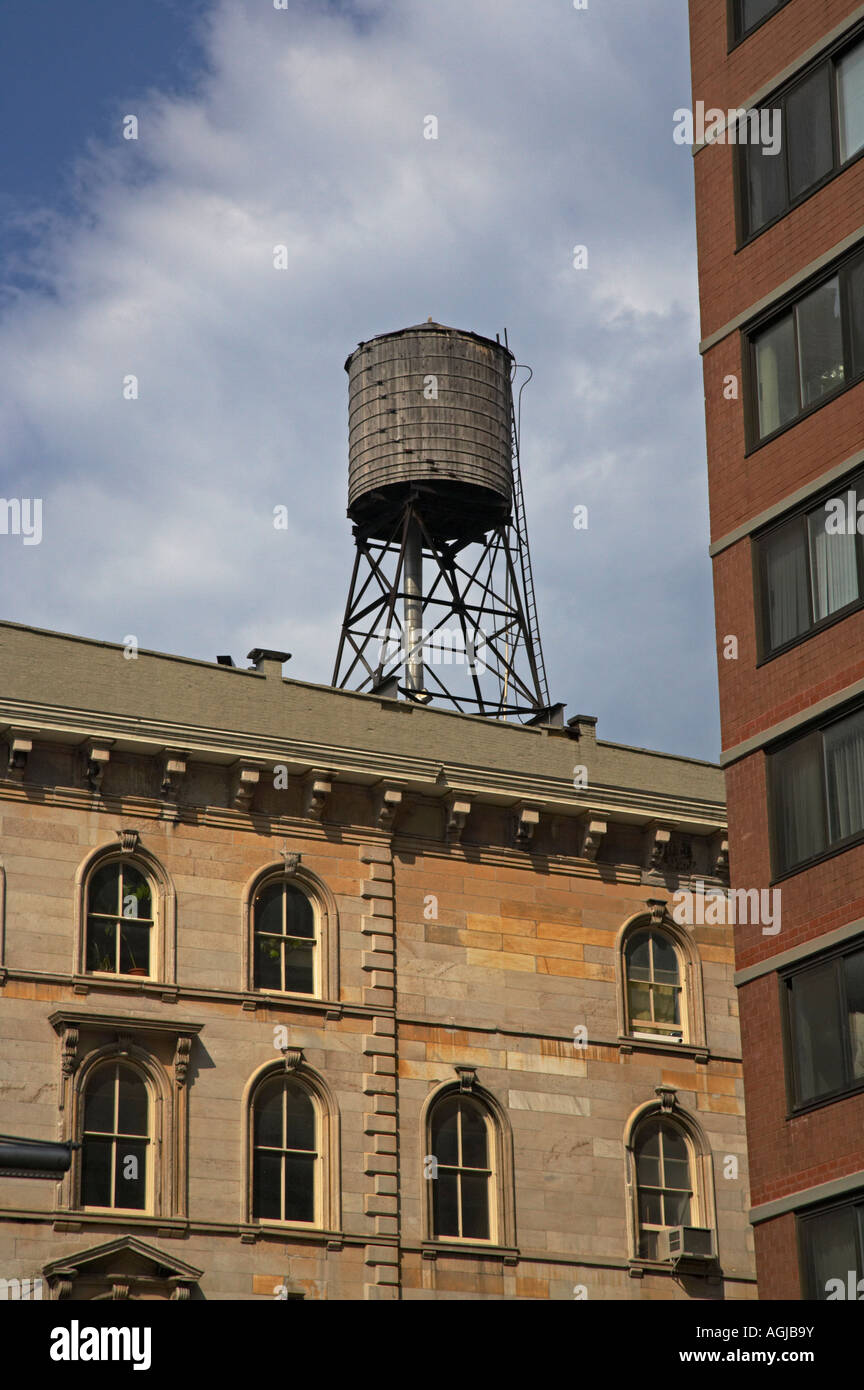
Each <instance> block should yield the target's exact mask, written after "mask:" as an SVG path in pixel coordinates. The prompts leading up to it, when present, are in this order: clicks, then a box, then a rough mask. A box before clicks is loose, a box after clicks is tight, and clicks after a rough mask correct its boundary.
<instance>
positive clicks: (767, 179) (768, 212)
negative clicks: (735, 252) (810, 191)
mask: <svg viewBox="0 0 864 1390" xmlns="http://www.w3.org/2000/svg"><path fill="white" fill-rule="evenodd" d="M780 128H781V140H782V121H781V127H780ZM744 157H745V159H746V165H747V195H748V196H747V206H748V223H749V228H748V230H749V231H750V232H758V230H759V228H760V227H764V225H765V223H766V222H771V221H772V220H773V219H774V218H775V217H779V216H780V214H781V212H783V210H784V208H785V207H786V168H785V163H784V159H783V150H782V146H781V148H780V150H779V151H778V152H775V153H773V154H772V153H771V147H770V146H767V145H766V146H763V145H762V144H755V143H754V144H749V143H748V144H747V145H746V146H745V156H744Z"/></svg>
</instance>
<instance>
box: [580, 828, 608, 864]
mask: <svg viewBox="0 0 864 1390" xmlns="http://www.w3.org/2000/svg"><path fill="white" fill-rule="evenodd" d="M606 830H607V824H606V821H605V820H594V818H593V817H592V816H587V817H586V819H585V820H584V821H583V822H582V842H581V844H580V846H579V858H580V859H590V860H591V863H592V864H593V863H594V861H595V860H596V858H597V851H598V850H599V848H600V841H601V840H602V839H603V836H604V835H605V834H606Z"/></svg>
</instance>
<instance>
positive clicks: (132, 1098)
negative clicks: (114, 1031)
mask: <svg viewBox="0 0 864 1390" xmlns="http://www.w3.org/2000/svg"><path fill="white" fill-rule="evenodd" d="M148 1116H149V1102H148V1097H147V1087H146V1085H145V1083H144V1081H143V1079H142V1078H141V1076H140V1075H139V1074H138V1072H136V1071H135V1070H133V1068H132V1067H127V1066H124V1065H123V1064H122V1063H113V1064H111V1065H110V1066H103V1067H100V1068H99V1069H98V1071H96V1072H95V1073H94V1074H93V1076H92V1077H91V1078H90V1080H89V1081H88V1083H87V1089H86V1092H85V1095H84V1133H83V1137H82V1156H81V1198H82V1201H83V1203H84V1205H85V1206H92V1207H116V1208H119V1209H126V1210H133V1211H143V1210H144V1208H145V1207H146V1205H147V1148H148V1138H147V1130H148Z"/></svg>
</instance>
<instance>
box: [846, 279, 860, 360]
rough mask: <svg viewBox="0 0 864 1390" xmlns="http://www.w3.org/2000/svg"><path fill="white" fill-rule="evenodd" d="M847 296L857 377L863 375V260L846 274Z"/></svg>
mask: <svg viewBox="0 0 864 1390" xmlns="http://www.w3.org/2000/svg"><path fill="white" fill-rule="evenodd" d="M846 285H847V291H848V295H849V299H848V303H849V324H850V329H851V337H852V361H853V362H854V364H855V371H856V373H857V374H858V375H860V374H861V373H864V259H862V260H860V261H857V262H856V263H855V264H854V265H853V266H851V267H850V269H849V270H848V271H847V273H846Z"/></svg>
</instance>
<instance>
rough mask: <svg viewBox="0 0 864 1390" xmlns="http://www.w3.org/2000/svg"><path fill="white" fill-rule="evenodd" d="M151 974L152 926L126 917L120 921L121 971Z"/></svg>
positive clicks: (123, 972) (124, 972)
mask: <svg viewBox="0 0 864 1390" xmlns="http://www.w3.org/2000/svg"><path fill="white" fill-rule="evenodd" d="M131 970H134V971H135V972H136V974H137V973H140V972H141V971H142V970H143V971H144V973H145V974H146V975H149V974H150V928H149V927H148V926H147V925H146V923H142V922H133V921H132V919H131V918H126V917H124V918H123V920H122V921H121V923H120V971H121V973H122V974H124V975H128V974H129V972H130V971H131Z"/></svg>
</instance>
